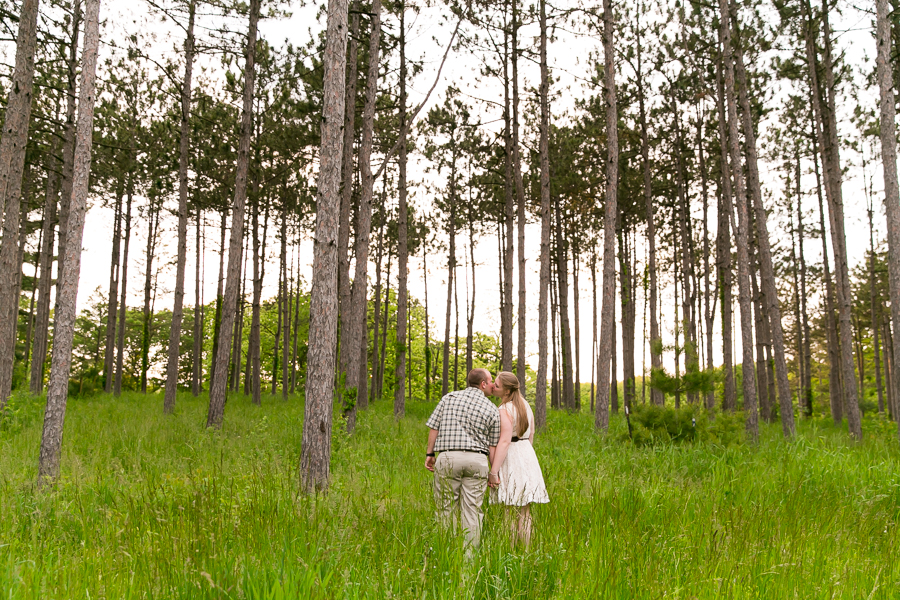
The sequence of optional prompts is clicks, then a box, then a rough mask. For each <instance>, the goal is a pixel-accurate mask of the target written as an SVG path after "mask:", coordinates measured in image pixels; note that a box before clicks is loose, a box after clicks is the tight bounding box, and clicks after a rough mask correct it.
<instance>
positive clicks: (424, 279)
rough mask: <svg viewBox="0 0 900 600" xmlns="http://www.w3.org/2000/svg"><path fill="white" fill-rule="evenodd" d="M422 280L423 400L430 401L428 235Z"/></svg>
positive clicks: (424, 246)
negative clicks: (423, 302) (423, 315)
mask: <svg viewBox="0 0 900 600" xmlns="http://www.w3.org/2000/svg"><path fill="white" fill-rule="evenodd" d="M422 282H423V283H424V285H425V402H428V403H429V404H430V403H431V337H430V335H429V333H430V331H429V330H430V329H431V322H430V320H429V318H430V316H429V314H428V237H427V235H426V237H425V239H423V240H422Z"/></svg>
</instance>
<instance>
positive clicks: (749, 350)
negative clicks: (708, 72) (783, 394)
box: [719, 0, 759, 442]
mask: <svg viewBox="0 0 900 600" xmlns="http://www.w3.org/2000/svg"><path fill="white" fill-rule="evenodd" d="M719 13H720V19H721V23H722V24H721V25H720V28H719V29H720V34H719V35H720V36H721V42H722V48H723V50H724V56H723V57H722V60H723V62H724V67H725V69H724V70H725V105H726V107H727V110H728V128H729V131H728V138H729V146H730V149H731V172H732V177H733V180H734V182H733V183H734V192H735V199H736V203H735V204H736V205H737V213H738V224H737V225H738V227H736V228H735V231H736V233H737V236H736V237H737V255H738V289H739V294H740V297H739V305H740V309H741V338H742V343H741V346H742V349H743V363H742V370H743V374H744V376H743V378H742V380H743V388H744V412H746V414H747V423H746V428H747V435H748V436H749V437H750V439H751V441H754V442H755V441H756V440H758V439H759V412H758V407H757V400H758V398H757V388H756V379H755V378H754V377H753V337H752V335H753V307H752V306H751V303H750V300H751V299H750V293H751V291H750V254H749V247H750V209H749V207H748V206H747V195H746V193H745V188H744V173H743V168H742V165H741V145H740V139H739V138H738V117H737V107H736V105H735V89H734V88H735V85H734V63H733V56H732V46H731V26H730V25H729V13H728V4H727V1H726V0H719Z"/></svg>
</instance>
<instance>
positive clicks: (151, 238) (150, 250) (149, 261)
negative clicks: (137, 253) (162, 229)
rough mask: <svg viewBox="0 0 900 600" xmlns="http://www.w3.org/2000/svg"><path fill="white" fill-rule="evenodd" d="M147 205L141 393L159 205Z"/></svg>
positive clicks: (146, 359)
mask: <svg viewBox="0 0 900 600" xmlns="http://www.w3.org/2000/svg"><path fill="white" fill-rule="evenodd" d="M152 202H153V201H152V200H151V205H150V206H149V207H148V209H147V212H148V213H149V214H148V215H147V217H148V219H149V221H150V230H149V232H148V233H147V254H146V258H145V260H144V311H143V313H142V316H143V322H142V330H141V393H142V394H146V393H147V371H149V370H150V322H151V320H152V319H153V313H152V310H151V308H150V300H151V297H152V294H153V259H154V258H155V257H156V237H157V235H158V233H159V211H160V207H159V205H156V206H153V204H152Z"/></svg>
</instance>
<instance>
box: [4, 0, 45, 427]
mask: <svg viewBox="0 0 900 600" xmlns="http://www.w3.org/2000/svg"><path fill="white" fill-rule="evenodd" d="M38 11H39V2H38V0H23V2H22V10H21V12H20V14H19V30H18V34H17V36H16V66H15V70H14V71H13V76H12V82H10V83H11V85H10V87H9V96H8V97H7V102H6V115H5V117H4V121H3V135H2V136H0V216H2V217H3V239H2V241H0V349H2V351H0V411H2V410H3V409H4V408H5V407H6V403H7V401H8V400H9V395H10V393H11V391H12V377H13V366H14V364H15V358H16V353H15V346H16V325H17V324H18V321H19V319H18V316H19V288H18V286H17V285H16V282H17V281H18V279H19V275H20V274H21V271H22V269H21V266H22V265H21V262H20V261H19V260H17V259H18V254H19V244H18V241H19V221H20V213H21V210H22V205H23V204H24V203H25V202H26V201H27V200H26V199H25V198H23V197H22V172H23V171H24V169H25V149H26V145H27V144H28V127H29V124H30V121H31V101H32V82H33V80H34V52H35V47H36V45H37V18H38ZM26 217H27V213H26Z"/></svg>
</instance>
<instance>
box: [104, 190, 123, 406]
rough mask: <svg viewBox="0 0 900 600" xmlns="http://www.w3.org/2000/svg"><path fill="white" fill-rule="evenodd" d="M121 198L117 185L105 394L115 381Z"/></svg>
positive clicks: (110, 269)
mask: <svg viewBox="0 0 900 600" xmlns="http://www.w3.org/2000/svg"><path fill="white" fill-rule="evenodd" d="M122 196H124V190H123V189H122V183H119V190H118V191H117V192H116V204H115V217H114V218H113V241H112V252H111V255H110V261H109V293H108V294H107V310H106V336H105V338H106V339H105V348H104V351H103V391H104V392H106V393H107V394H108V393H110V392H112V385H113V380H114V379H115V375H114V374H113V369H114V365H115V362H116V361H115V351H116V345H115V341H116V318H117V317H118V315H119V310H118V306H119V270H120V265H119V245H120V241H121V237H122Z"/></svg>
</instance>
